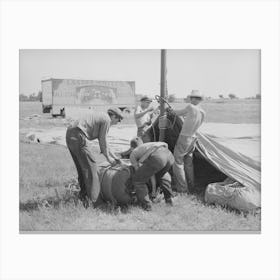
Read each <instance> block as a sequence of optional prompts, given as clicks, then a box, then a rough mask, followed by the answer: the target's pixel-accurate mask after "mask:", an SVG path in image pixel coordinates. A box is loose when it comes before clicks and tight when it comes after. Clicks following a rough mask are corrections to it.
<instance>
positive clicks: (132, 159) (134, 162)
mask: <svg viewBox="0 0 280 280" xmlns="http://www.w3.org/2000/svg"><path fill="white" fill-rule="evenodd" d="M129 159H130V162H131V164H132V166H133V167H134V168H135V170H137V169H138V168H139V163H138V156H137V153H136V150H133V151H132V153H131V154H130V156H129Z"/></svg>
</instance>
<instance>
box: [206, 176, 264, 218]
mask: <svg viewBox="0 0 280 280" xmlns="http://www.w3.org/2000/svg"><path fill="white" fill-rule="evenodd" d="M205 202H207V203H209V204H211V203H214V204H220V205H223V206H229V207H230V208H232V209H237V210H240V211H244V212H249V211H254V210H256V209H258V208H260V207H261V195H260V192H259V191H257V190H256V189H254V188H249V187H245V186H243V185H241V184H240V183H238V182H229V180H228V179H227V180H225V181H224V182H219V183H212V184H209V185H208V186H207V188H206V191H205Z"/></svg>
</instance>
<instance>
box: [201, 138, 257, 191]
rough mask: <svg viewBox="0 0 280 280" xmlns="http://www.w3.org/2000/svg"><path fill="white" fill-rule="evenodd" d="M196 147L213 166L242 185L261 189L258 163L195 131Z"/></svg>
mask: <svg viewBox="0 0 280 280" xmlns="http://www.w3.org/2000/svg"><path fill="white" fill-rule="evenodd" d="M197 138H198V140H197V143H196V148H197V150H198V151H199V152H200V154H201V155H202V156H203V157H204V158H205V159H206V160H207V161H208V162H210V163H211V164H212V165H213V166H215V167H216V168H217V169H218V170H220V171H221V172H222V173H224V174H226V175H227V176H228V177H229V178H231V179H234V180H235V181H237V182H239V183H240V184H242V185H243V186H246V187H249V188H253V189H256V190H257V191H259V192H260V191H261V183H260V181H261V167H260V163H258V162H257V161H255V160H252V159H251V158H249V157H247V156H245V155H243V154H241V153H238V152H235V151H233V150H231V149H229V148H227V147H225V146H223V145H221V144H220V143H218V142H217V141H215V140H214V139H213V138H210V137H209V136H208V135H206V134H202V133H197Z"/></svg>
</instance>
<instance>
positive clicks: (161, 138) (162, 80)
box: [159, 50, 166, 142]
mask: <svg viewBox="0 0 280 280" xmlns="http://www.w3.org/2000/svg"><path fill="white" fill-rule="evenodd" d="M160 97H162V98H166V50H161V69H160ZM164 115H165V103H164V102H163V100H162V99H160V117H161V116H164ZM164 138H165V128H160V129H159V141H162V142H163V141H164Z"/></svg>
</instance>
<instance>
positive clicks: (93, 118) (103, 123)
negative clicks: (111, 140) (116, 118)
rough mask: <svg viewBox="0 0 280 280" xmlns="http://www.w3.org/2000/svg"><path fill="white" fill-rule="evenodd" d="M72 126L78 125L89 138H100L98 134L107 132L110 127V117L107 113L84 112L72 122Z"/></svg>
mask: <svg viewBox="0 0 280 280" xmlns="http://www.w3.org/2000/svg"><path fill="white" fill-rule="evenodd" d="M73 126H77V127H79V128H80V129H81V130H82V131H83V132H84V134H85V135H86V136H87V138H88V139H89V140H93V139H96V138H100V134H101V133H102V134H105V133H107V132H108V130H109V127H110V117H109V116H108V114H107V113H104V112H100V113H93V112H89V113H85V114H82V115H81V116H80V118H79V119H78V120H76V121H75V122H74V125H73Z"/></svg>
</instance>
